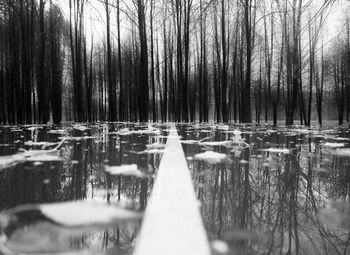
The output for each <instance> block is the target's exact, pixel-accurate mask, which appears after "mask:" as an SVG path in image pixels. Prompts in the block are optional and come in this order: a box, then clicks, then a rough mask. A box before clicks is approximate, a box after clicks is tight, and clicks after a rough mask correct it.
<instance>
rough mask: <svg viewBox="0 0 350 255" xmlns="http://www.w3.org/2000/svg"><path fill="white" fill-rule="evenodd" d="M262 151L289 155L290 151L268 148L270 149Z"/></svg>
mask: <svg viewBox="0 0 350 255" xmlns="http://www.w3.org/2000/svg"><path fill="white" fill-rule="evenodd" d="M260 151H265V152H270V153H282V154H289V153H290V150H289V149H280V148H268V149H261V150H260Z"/></svg>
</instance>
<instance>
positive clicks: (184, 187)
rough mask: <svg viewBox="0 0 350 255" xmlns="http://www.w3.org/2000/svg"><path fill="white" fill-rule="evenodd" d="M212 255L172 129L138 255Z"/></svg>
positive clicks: (147, 210)
mask: <svg viewBox="0 0 350 255" xmlns="http://www.w3.org/2000/svg"><path fill="white" fill-rule="evenodd" d="M210 253H211V252H210V247H209V243H208V239H207V236H206V232H205V229H204V225H203V222H202V217H201V214H200V210H199V203H198V200H197V198H196V195H195V192H194V188H193V183H192V179H191V174H190V171H189V169H188V166H187V162H186V158H185V154H184V152H183V150H182V146H181V142H180V139H179V136H178V134H177V131H176V128H175V125H172V127H171V131H170V133H169V136H168V140H167V143H166V147H165V152H164V154H163V157H162V160H161V162H160V166H159V170H158V174H157V177H156V180H155V183H154V187H153V191H152V194H151V198H150V200H149V203H148V205H147V208H146V212H145V216H144V219H143V222H142V226H141V231H140V233H139V236H138V238H137V243H136V248H135V251H134V255H172V254H174V255H209V254H210Z"/></svg>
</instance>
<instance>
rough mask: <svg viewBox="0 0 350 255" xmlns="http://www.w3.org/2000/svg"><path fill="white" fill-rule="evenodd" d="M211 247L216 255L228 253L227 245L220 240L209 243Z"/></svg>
mask: <svg viewBox="0 0 350 255" xmlns="http://www.w3.org/2000/svg"><path fill="white" fill-rule="evenodd" d="M211 247H212V249H213V250H214V253H216V254H227V253H229V251H230V248H229V247H228V245H227V243H225V242H223V241H220V240H213V241H212V242H211Z"/></svg>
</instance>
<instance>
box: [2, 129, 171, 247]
mask: <svg viewBox="0 0 350 255" xmlns="http://www.w3.org/2000/svg"><path fill="white" fill-rule="evenodd" d="M90 128H91V129H89V130H87V131H84V132H82V131H79V130H75V129H70V128H65V130H67V132H63V133H60V132H57V134H56V133H55V134H52V133H48V131H49V129H51V128H49V127H46V126H44V127H42V128H39V129H33V130H28V129H26V128H25V127H18V128H17V129H19V130H20V131H18V132H13V128H9V127H8V128H6V127H5V128H2V129H1V135H0V144H9V146H1V147H0V155H11V154H14V153H16V152H17V150H18V149H19V148H25V149H31V148H29V147H28V146H25V144H24V142H25V141H33V142H38V141H43V142H53V143H56V142H57V141H60V139H62V136H64V137H65V139H66V141H65V143H64V144H63V146H62V147H61V149H60V155H61V157H62V159H63V160H62V161H60V162H34V163H32V162H28V163H24V164H19V165H16V166H14V167H10V168H8V169H4V170H2V171H0V183H1V184H0V211H6V210H9V209H10V208H13V207H15V206H18V205H24V204H32V203H35V204H36V203H48V202H58V201H71V200H85V201H90V200H93V201H99V202H103V201H104V202H106V203H111V204H118V205H120V206H123V207H125V208H129V209H133V210H137V211H143V210H144V209H145V207H146V205H147V200H148V198H149V195H150V192H151V189H152V184H153V181H152V180H148V179H147V178H144V179H140V178H136V177H131V176H112V175H110V174H108V173H106V172H105V171H104V166H105V165H106V164H108V165H111V166H114V165H121V164H131V163H134V164H135V163H136V164H137V166H138V168H139V169H140V170H142V171H144V172H146V173H154V172H155V170H156V169H157V168H158V166H159V161H160V158H161V154H149V155H148V154H141V155H138V154H137V153H135V152H138V151H144V150H145V149H146V145H147V144H152V143H154V142H162V143H165V142H166V139H160V138H157V137H156V135H154V134H127V135H118V134H117V131H119V130H120V129H121V128H130V129H132V130H135V129H136V130H138V129H144V128H145V127H144V126H141V125H138V126H134V125H131V124H130V125H126V124H96V125H94V126H90ZM146 128H147V127H146ZM166 134H167V133H166V132H165V131H164V132H162V135H166ZM33 148H34V149H40V146H37V147H35V146H34V147H33ZM150 178H151V177H150ZM21 220H24V221H25V222H27V223H26V224H33V222H30V221H31V219H21ZM35 222H36V223H38V224H36V225H35V226H40V224H41V225H42V226H45V227H47V226H49V228H51V229H52V231H53V232H52V233H53V234H54V233H56V232H54V231H55V229H56V227H55V226H52V227H50V224H51V223H50V222H49V223H48V224H49V225H47V222H46V221H45V219H42V218H40V219H39V218H38V219H35ZM31 226H34V225H31ZM11 227H13V228H15V229H16V228H18V229H19V231H22V230H21V226H20V225H19V224H17V225H14V226H11ZM139 227H140V222H138V223H137V224H135V223H130V224H129V223H122V224H118V225H111V226H110V227H108V228H107V229H104V230H102V231H101V230H100V231H96V230H95V231H93V232H92V233H91V230H86V231H85V232H84V229H83V230H82V233H81V234H80V235H78V237H73V238H70V240H69V242H66V241H64V240H59V241H62V243H61V244H60V245H55V248H53V249H57V250H56V251H61V252H62V251H66V250H72V249H73V250H79V249H91V250H92V251H93V252H92V254H96V253H95V252H97V251H101V252H106V253H116V252H118V254H120V253H121V254H130V253H131V251H132V248H133V246H134V242H135V237H136V234H137V233H138V230H139ZM32 232H33V233H34V232H39V233H40V232H41V231H40V230H39V231H37V230H36V229H33V231H32ZM68 232H69V229H68ZM47 235H48V236H49V235H50V233H49V232H48V233H47ZM65 235H67V234H65ZM38 238H40V237H39V236H38ZM48 245H49V244H48ZM33 246H35V243H33ZM27 248H28V249H29V248H32V247H27ZM38 249H39V248H38ZM0 253H1V252H0Z"/></svg>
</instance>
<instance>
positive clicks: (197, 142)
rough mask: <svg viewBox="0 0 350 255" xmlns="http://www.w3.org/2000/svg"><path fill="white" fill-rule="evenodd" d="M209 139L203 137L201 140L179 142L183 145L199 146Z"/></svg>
mask: <svg viewBox="0 0 350 255" xmlns="http://www.w3.org/2000/svg"><path fill="white" fill-rule="evenodd" d="M210 138H211V137H210V136H209V137H205V138H203V139H201V140H180V142H181V143H183V144H201V143H202V142H203V141H205V140H208V139H210Z"/></svg>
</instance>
